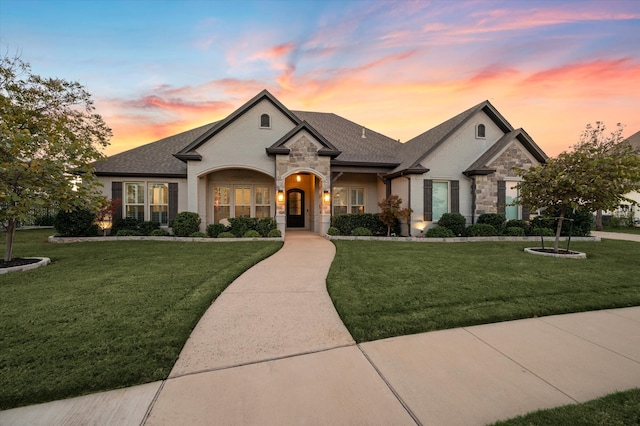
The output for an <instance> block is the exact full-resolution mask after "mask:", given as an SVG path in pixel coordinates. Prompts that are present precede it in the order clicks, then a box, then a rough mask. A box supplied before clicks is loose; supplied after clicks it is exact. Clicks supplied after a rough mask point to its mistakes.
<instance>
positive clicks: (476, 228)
mask: <svg viewBox="0 0 640 426" xmlns="http://www.w3.org/2000/svg"><path fill="white" fill-rule="evenodd" d="M467 235H468V236H470V237H492V236H496V235H500V233H499V232H498V230H497V229H496V228H495V227H494V226H493V225H490V224H488V223H476V224H474V225H470V226H469V227H468V228H467Z"/></svg>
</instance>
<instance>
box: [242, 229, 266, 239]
mask: <svg viewBox="0 0 640 426" xmlns="http://www.w3.org/2000/svg"><path fill="white" fill-rule="evenodd" d="M261 236H262V235H260V233H259V232H258V231H254V230H253V229H250V230H248V231H247V232H245V233H244V234H242V238H260V237H261Z"/></svg>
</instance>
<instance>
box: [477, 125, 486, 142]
mask: <svg viewBox="0 0 640 426" xmlns="http://www.w3.org/2000/svg"><path fill="white" fill-rule="evenodd" d="M485 134H486V128H485V127H484V124H478V125H477V126H476V138H477V139H484V138H485Z"/></svg>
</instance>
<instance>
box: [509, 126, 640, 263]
mask: <svg viewBox="0 0 640 426" xmlns="http://www.w3.org/2000/svg"><path fill="white" fill-rule="evenodd" d="M516 173H517V174H518V175H519V176H521V177H522V179H523V180H522V182H520V183H519V184H518V186H517V187H518V190H519V191H520V196H519V198H518V203H519V204H523V205H527V206H529V207H530V208H533V209H546V208H549V207H557V208H558V211H559V216H558V226H557V229H556V238H555V242H554V246H553V248H554V250H555V251H558V242H559V240H560V232H561V230H562V222H563V220H564V217H565V214H566V213H567V212H568V211H569V210H573V209H577V208H580V207H582V208H585V209H587V210H589V211H592V212H593V211H596V210H598V209H602V210H613V209H614V208H615V207H617V206H618V205H619V204H620V203H621V202H623V201H626V202H630V203H634V201H633V200H630V199H629V198H627V197H625V194H627V193H629V192H633V191H637V190H640V159H639V158H638V156H637V155H636V153H634V151H633V148H632V147H631V145H630V144H629V143H628V142H627V141H625V140H624V139H623V138H622V126H621V125H620V124H618V125H617V127H616V130H615V131H613V132H611V133H609V134H607V133H606V127H605V125H604V124H603V123H601V122H597V123H596V125H595V126H591V125H590V124H589V125H587V127H586V129H585V130H584V131H583V132H582V134H581V136H580V141H579V142H578V143H577V144H576V145H574V147H573V151H572V152H562V153H561V154H559V155H558V156H557V157H555V158H549V159H548V160H547V162H546V163H545V164H542V165H540V166H536V167H531V168H530V169H528V170H523V169H517V170H516Z"/></svg>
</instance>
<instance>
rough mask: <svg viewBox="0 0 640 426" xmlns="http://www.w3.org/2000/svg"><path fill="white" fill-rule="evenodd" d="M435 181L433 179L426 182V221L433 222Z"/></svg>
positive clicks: (424, 198)
mask: <svg viewBox="0 0 640 426" xmlns="http://www.w3.org/2000/svg"><path fill="white" fill-rule="evenodd" d="M432 197H433V181H432V180H431V179H425V180H424V196H423V197H422V198H423V201H424V206H423V210H424V220H427V221H431V220H433V201H432V200H433V198H432Z"/></svg>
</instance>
